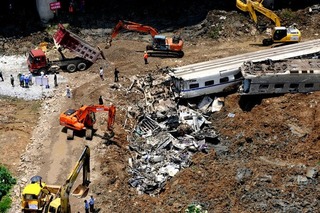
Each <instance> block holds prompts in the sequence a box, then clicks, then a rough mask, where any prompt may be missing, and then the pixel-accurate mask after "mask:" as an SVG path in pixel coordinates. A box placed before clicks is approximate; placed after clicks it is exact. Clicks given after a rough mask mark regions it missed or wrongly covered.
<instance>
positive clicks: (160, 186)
mask: <svg viewBox="0 0 320 213" xmlns="http://www.w3.org/2000/svg"><path fill="white" fill-rule="evenodd" d="M150 78H151V79H157V81H156V80H153V84H150V83H149V84H148V83H146V82H150V80H149V79H150ZM159 79H161V77H160V76H159V77H158V76H156V77H155V76H150V75H148V77H147V78H144V77H141V79H135V80H134V82H135V83H134V86H133V85H131V86H130V90H132V89H133V87H140V88H139V89H138V90H139V91H141V92H143V93H144V97H145V98H144V99H142V100H140V102H139V103H138V105H139V107H137V106H132V107H129V108H128V111H127V117H129V118H134V119H136V120H137V124H136V125H135V128H134V130H133V131H132V133H131V135H130V136H128V141H129V149H130V150H131V151H132V152H133V153H134V154H132V158H130V159H129V173H130V174H131V178H130V179H129V184H130V185H131V186H132V187H136V188H137V190H138V191H139V193H146V194H149V195H157V194H159V193H160V192H161V191H163V190H164V186H165V185H166V181H167V180H169V179H170V178H171V177H173V176H174V175H175V174H177V173H178V172H179V171H180V170H182V169H184V168H187V167H189V166H190V165H191V164H192V155H193V154H194V153H196V152H204V153H207V152H208V151H209V147H210V148H211V147H213V148H214V146H216V145H218V144H219V137H218V134H217V133H216V132H215V130H214V129H212V128H211V127H210V126H211V125H210V126H209V125H208V124H211V122H209V121H208V120H207V119H206V118H205V116H207V113H208V112H209V113H212V112H214V111H217V110H212V109H211V108H210V106H211V105H212V104H213V103H214V100H213V99H212V98H210V97H208V96H205V97H204V98H203V99H202V100H201V101H200V102H199V104H198V105H197V107H195V108H197V109H191V108H189V107H188V106H184V105H178V104H177V103H176V100H175V98H174V96H173V93H172V92H170V89H168V84H166V83H163V81H160V80H159ZM218 100H219V101H220V107H221V104H222V102H221V100H222V99H218V98H216V99H215V101H216V102H217V101H218ZM218 105H219V104H218ZM215 107H216V106H215ZM142 108H143V110H142ZM218 108H219V107H218ZM218 110H219V109H218ZM205 113H206V115H204V114H205ZM208 144H211V145H208Z"/></svg>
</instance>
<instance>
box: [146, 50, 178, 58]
mask: <svg viewBox="0 0 320 213" xmlns="http://www.w3.org/2000/svg"><path fill="white" fill-rule="evenodd" d="M148 56H150V57H163V58H182V57H183V56H184V52H183V51H177V52H173V51H159V50H149V51H148Z"/></svg>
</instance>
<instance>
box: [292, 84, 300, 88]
mask: <svg viewBox="0 0 320 213" xmlns="http://www.w3.org/2000/svg"><path fill="white" fill-rule="evenodd" d="M298 87H299V84H290V88H292V89H296V88H298Z"/></svg>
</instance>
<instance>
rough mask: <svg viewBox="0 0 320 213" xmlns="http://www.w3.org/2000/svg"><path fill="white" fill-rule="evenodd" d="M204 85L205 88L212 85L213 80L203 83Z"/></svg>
mask: <svg viewBox="0 0 320 213" xmlns="http://www.w3.org/2000/svg"><path fill="white" fill-rule="evenodd" d="M204 85H205V86H206V87H207V86H211V85H214V80H211V81H206V82H204Z"/></svg>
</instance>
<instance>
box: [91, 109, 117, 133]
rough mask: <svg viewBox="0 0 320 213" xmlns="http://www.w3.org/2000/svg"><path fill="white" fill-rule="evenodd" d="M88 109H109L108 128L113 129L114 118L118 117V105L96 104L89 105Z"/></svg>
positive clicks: (100, 110)
mask: <svg viewBox="0 0 320 213" xmlns="http://www.w3.org/2000/svg"><path fill="white" fill-rule="evenodd" d="M87 110H88V111H92V112H102V111H107V112H108V130H112V128H113V124H114V120H115V117H116V107H115V106H114V105H112V104H111V105H110V106H109V107H108V106H104V105H94V106H89V107H87Z"/></svg>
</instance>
